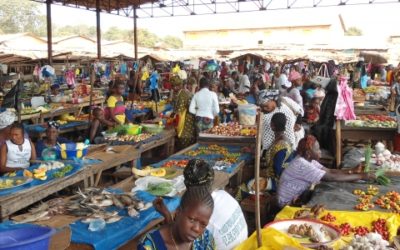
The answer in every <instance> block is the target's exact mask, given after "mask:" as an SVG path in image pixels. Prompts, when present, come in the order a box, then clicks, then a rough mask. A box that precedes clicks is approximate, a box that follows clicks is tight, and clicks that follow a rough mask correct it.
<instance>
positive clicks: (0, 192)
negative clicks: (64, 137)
mask: <svg viewBox="0 0 400 250" xmlns="http://www.w3.org/2000/svg"><path fill="white" fill-rule="evenodd" d="M65 165H71V166H72V167H73V169H72V170H71V171H70V172H69V173H67V174H66V175H65V177H66V176H70V175H73V174H75V173H77V172H78V171H80V170H82V168H83V167H84V165H83V164H81V162H79V161H75V162H71V161H68V162H66V163H65ZM38 167H39V164H35V165H32V166H30V167H29V168H27V169H28V170H29V171H33V170H34V169H36V168H38ZM55 172H57V170H50V171H47V179H46V180H45V181H41V180H36V179H34V180H33V181H32V182H30V183H28V184H26V185H23V186H19V187H15V188H9V189H4V190H0V196H4V195H10V194H14V193H16V192H18V191H21V190H24V189H28V188H31V187H34V186H39V185H43V184H46V183H49V182H51V181H53V180H54V179H56V178H54V177H53V174H54V173H55ZM17 176H23V171H22V170H20V171H18V172H17ZM65 177H64V178H65Z"/></svg>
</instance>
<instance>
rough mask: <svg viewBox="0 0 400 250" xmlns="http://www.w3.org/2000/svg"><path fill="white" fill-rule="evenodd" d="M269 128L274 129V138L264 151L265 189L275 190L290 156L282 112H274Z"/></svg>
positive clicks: (290, 150)
mask: <svg viewBox="0 0 400 250" xmlns="http://www.w3.org/2000/svg"><path fill="white" fill-rule="evenodd" d="M271 129H272V131H274V134H275V140H274V142H273V143H272V146H271V147H270V148H269V150H267V151H266V153H265V160H266V165H267V169H266V177H267V178H268V185H267V189H268V190H270V191H272V192H275V191H276V189H277V185H278V181H279V178H280V176H281V174H282V172H283V170H284V169H285V168H286V166H287V164H288V162H289V161H290V160H291V158H292V157H291V156H292V146H291V145H290V141H289V140H288V139H287V138H286V136H285V134H284V133H285V129H286V116H285V114H283V113H275V114H274V115H273V116H272V118H271Z"/></svg>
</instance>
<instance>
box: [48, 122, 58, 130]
mask: <svg viewBox="0 0 400 250" xmlns="http://www.w3.org/2000/svg"><path fill="white" fill-rule="evenodd" d="M47 126H48V127H49V128H55V129H57V130H58V129H59V128H60V124H58V122H56V121H49V122H48V123H47Z"/></svg>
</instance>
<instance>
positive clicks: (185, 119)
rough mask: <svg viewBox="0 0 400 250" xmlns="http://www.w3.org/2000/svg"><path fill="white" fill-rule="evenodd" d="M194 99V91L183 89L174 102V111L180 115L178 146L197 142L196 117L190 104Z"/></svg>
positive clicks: (182, 146) (177, 128)
mask: <svg viewBox="0 0 400 250" xmlns="http://www.w3.org/2000/svg"><path fill="white" fill-rule="evenodd" d="M191 100H192V93H190V92H189V91H187V90H181V91H180V92H179V93H178V95H177V97H176V99H175V102H174V104H173V107H174V112H175V114H177V115H178V124H177V126H176V130H177V137H178V140H177V146H178V148H186V147H188V146H190V145H192V144H194V143H195V142H196V130H195V117H194V115H193V114H191V113H189V105H190V101H191Z"/></svg>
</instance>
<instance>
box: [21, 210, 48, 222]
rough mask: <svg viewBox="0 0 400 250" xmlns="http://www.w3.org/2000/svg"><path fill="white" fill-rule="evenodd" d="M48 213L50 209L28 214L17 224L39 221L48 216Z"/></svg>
mask: <svg viewBox="0 0 400 250" xmlns="http://www.w3.org/2000/svg"><path fill="white" fill-rule="evenodd" d="M48 214H49V212H48V211H41V212H39V213H34V214H30V215H27V216H26V217H25V218H24V219H23V220H21V221H17V222H16V224H23V223H29V222H34V221H38V220H40V219H42V218H45V217H48Z"/></svg>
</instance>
